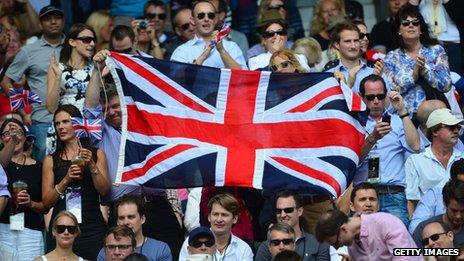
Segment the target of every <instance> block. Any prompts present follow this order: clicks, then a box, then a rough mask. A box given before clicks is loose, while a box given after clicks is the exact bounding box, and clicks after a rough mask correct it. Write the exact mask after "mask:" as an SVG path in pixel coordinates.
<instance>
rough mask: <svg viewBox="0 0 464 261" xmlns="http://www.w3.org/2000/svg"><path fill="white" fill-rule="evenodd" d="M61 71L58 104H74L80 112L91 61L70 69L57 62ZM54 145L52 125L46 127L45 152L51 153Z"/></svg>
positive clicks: (91, 64)
mask: <svg viewBox="0 0 464 261" xmlns="http://www.w3.org/2000/svg"><path fill="white" fill-rule="evenodd" d="M59 66H60V69H61V71H62V72H63V73H62V74H61V82H60V105H65V104H72V105H74V106H76V107H77V108H78V109H79V110H80V111H81V113H82V110H83V109H84V98H85V91H86V90H87V85H88V84H89V81H90V75H91V74H92V71H93V68H94V66H93V63H89V64H88V65H87V66H85V67H84V68H83V69H80V70H71V69H70V68H68V67H66V66H65V65H64V64H62V63H60V64H59ZM55 147H56V134H55V127H54V126H53V124H52V126H51V127H50V128H49V129H48V134H47V142H46V148H47V154H52V153H53V152H54V151H55Z"/></svg>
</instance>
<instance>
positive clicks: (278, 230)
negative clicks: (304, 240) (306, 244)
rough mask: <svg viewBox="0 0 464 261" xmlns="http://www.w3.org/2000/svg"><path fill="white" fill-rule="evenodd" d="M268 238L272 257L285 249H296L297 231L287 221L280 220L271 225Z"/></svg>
mask: <svg viewBox="0 0 464 261" xmlns="http://www.w3.org/2000/svg"><path fill="white" fill-rule="evenodd" d="M267 238H268V239H269V240H268V242H269V245H268V247H269V252H270V253H271V256H272V259H273V258H275V256H276V255H277V254H279V253H280V252H283V251H285V250H291V251H294V250H295V231H294V230H293V228H292V227H291V226H290V225H289V224H287V223H283V222H279V223H276V224H274V225H272V226H271V227H269V230H268V232H267ZM269 260H271V259H269Z"/></svg>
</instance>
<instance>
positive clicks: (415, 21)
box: [401, 19, 420, 26]
mask: <svg viewBox="0 0 464 261" xmlns="http://www.w3.org/2000/svg"><path fill="white" fill-rule="evenodd" d="M411 24H412V25H414V26H419V24H420V21H419V19H414V20H403V21H401V25H402V26H410V25H411Z"/></svg>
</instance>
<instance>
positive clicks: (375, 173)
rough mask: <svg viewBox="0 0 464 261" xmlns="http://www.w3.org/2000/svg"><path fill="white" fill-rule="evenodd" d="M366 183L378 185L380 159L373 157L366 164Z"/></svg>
mask: <svg viewBox="0 0 464 261" xmlns="http://www.w3.org/2000/svg"><path fill="white" fill-rule="evenodd" d="M367 168H368V169H367V182H369V183H378V182H379V181H380V158H379V157H378V156H373V157H370V158H369V159H368V162H367Z"/></svg>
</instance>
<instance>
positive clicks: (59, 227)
mask: <svg viewBox="0 0 464 261" xmlns="http://www.w3.org/2000/svg"><path fill="white" fill-rule="evenodd" d="M65 230H68V233H69V234H73V235H74V233H76V230H77V226H65V225H57V226H56V232H58V234H63V233H64V231H65Z"/></svg>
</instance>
